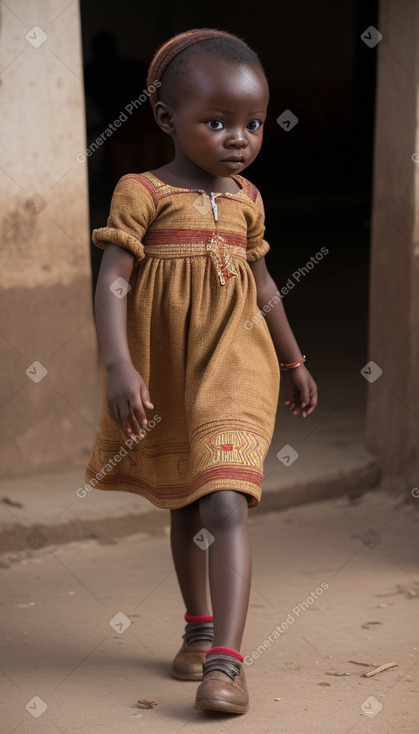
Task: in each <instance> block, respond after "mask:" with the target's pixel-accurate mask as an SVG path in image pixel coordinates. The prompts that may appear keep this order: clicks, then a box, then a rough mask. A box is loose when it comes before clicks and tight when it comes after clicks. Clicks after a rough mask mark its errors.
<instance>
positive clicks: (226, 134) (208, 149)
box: [148, 29, 269, 176]
mask: <svg viewBox="0 0 419 734" xmlns="http://www.w3.org/2000/svg"><path fill="white" fill-rule="evenodd" d="M156 81H159V82H160V86H159V87H158V89H156V92H155V93H154V94H153V95H151V96H150V101H151V104H152V106H153V109H154V115H155V118H156V121H157V124H158V125H159V127H160V128H161V129H162V130H163V131H164V132H165V133H167V134H168V135H170V136H171V137H172V139H173V142H174V145H175V150H176V156H177V157H182V156H183V157H184V158H186V159H188V160H189V161H190V162H192V163H193V164H195V165H196V166H198V167H199V168H202V169H203V170H205V171H207V172H208V173H209V174H211V175H214V176H231V175H233V174H234V173H239V172H240V171H242V170H243V169H244V168H246V166H248V165H249V164H250V163H252V161H253V160H254V159H255V158H256V156H257V154H258V153H259V150H260V147H261V144H262V137H263V124H264V121H265V118H266V109H267V105H268V100H269V89H268V84H267V80H266V76H265V73H264V70H263V67H262V64H261V62H260V60H259V58H258V56H257V54H256V53H255V52H254V51H252V50H251V49H250V48H249V47H248V46H247V45H246V44H245V43H244V41H242V40H241V39H239V38H237V37H236V36H232V35H231V34H228V33H225V32H223V31H217V30H214V29H200V30H196V31H187V32H186V33H184V34H180V35H179V36H175V37H174V38H173V39H170V41H168V42H167V43H166V44H164V45H163V46H162V47H161V49H160V50H159V51H158V52H157V53H156V55H155V57H154V59H153V61H152V63H151V65H150V68H149V73H148V84H149V85H150V86H151V85H152V84H153V83H155V82H156Z"/></svg>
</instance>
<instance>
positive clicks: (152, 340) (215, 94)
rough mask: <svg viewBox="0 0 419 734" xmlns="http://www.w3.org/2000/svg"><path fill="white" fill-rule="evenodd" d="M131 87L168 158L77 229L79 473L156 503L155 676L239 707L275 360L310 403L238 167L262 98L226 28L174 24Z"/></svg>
mask: <svg viewBox="0 0 419 734" xmlns="http://www.w3.org/2000/svg"><path fill="white" fill-rule="evenodd" d="M147 83H148V90H147V92H148V93H149V94H150V101H151V103H152V106H153V109H154V115H155V118H156V121H157V124H158V125H159V127H160V128H161V130H163V131H164V132H165V133H166V134H167V135H169V136H171V138H172V140H173V144H174V158H173V160H172V161H171V162H170V163H168V164H166V165H164V166H162V167H161V168H158V169H156V170H154V171H151V172H150V171H147V172H145V173H142V174H129V175H126V176H123V177H122V179H121V180H120V181H119V183H118V184H117V186H116V189H115V192H114V195H113V198H112V203H111V211H110V216H109V218H108V223H107V227H103V228H101V229H96V230H94V232H93V241H94V243H95V244H96V245H97V246H98V247H102V248H105V251H104V254H103V259H102V264H101V268H100V273H99V278H98V283H97V289H96V296H95V311H96V320H97V331H98V335H99V340H100V345H101V353H102V357H103V364H102V369H103V377H104V401H103V408H102V413H101V417H100V422H99V427H98V431H97V435H96V438H95V442H94V446H93V449H92V453H91V457H90V461H89V465H88V468H87V470H86V481H88V482H91V483H92V484H93V485H97V484H98V482H99V483H100V484H99V486H100V488H102V489H113V490H115V489H117V490H123V491H129V492H134V493H137V494H140V495H143V496H144V497H147V498H148V499H149V500H150V501H151V502H152V503H153V504H154V505H156V506H157V507H162V508H168V509H170V515H171V549H172V554H173V560H174V565H175V569H176V574H177V578H178V581H179V586H180V590H181V593H182V597H183V601H184V603H185V607H186V614H185V621H186V627H185V634H184V635H183V640H184V641H183V645H182V647H181V649H180V650H179V652H178V654H177V655H176V657H175V659H174V661H173V665H172V675H173V676H174V677H175V678H178V679H181V680H201V679H202V681H201V683H200V685H199V687H198V690H197V695H196V702H195V706H196V708H198V709H211V710H216V711H226V712H230V713H237V714H240V713H245V712H246V711H247V709H248V705H249V704H248V701H249V697H248V693H247V689H246V681H245V675H244V671H243V668H242V665H241V663H242V662H243V657H242V655H241V653H240V646H241V642H242V636H243V630H244V625H245V619H246V613H247V608H248V602H249V593H250V580H251V558H250V548H249V536H248V527H247V516H248V507H254V506H255V505H257V504H258V502H259V501H260V498H261V484H262V472H263V460H264V458H265V456H266V453H267V451H268V448H269V444H270V442H271V440H272V434H273V430H274V422H275V414H276V407H277V400H278V390H279V365H278V360H279V362H280V366H281V369H282V370H284V371H286V377H287V378H288V382H289V387H290V396H289V398H288V400H287V401H286V403H285V404H286V405H288V406H289V407H290V409H291V410H292V412H293V413H294V415H298V414H300V415H302V416H303V417H304V418H305V417H306V416H308V415H310V413H312V412H313V410H314V408H315V406H316V403H317V388H316V384H315V382H314V380H313V379H312V377H311V376H310V374H309V372H308V371H307V369H306V367H305V365H304V362H305V357H303V356H302V354H301V351H300V349H299V348H298V345H297V343H296V341H295V339H294V336H293V334H292V331H291V329H290V326H289V324H288V321H287V319H286V316H285V313H284V309H283V305H282V302H281V300H280V299H279V297H278V294H277V291H278V289H277V286H276V284H275V283H274V281H273V280H272V278H271V276H270V275H269V273H268V271H267V268H266V265H265V260H264V255H265V254H266V253H267V252H268V250H269V245H268V243H267V242H266V241H265V240H264V239H263V234H264V213H263V204H262V200H261V197H260V194H259V192H258V190H257V189H256V188H255V186H253V185H252V184H251V183H250V182H249V181H248V180H247V179H245V178H243V177H242V176H241V175H240V172H241V171H243V170H244V169H245V168H246V167H247V166H248V165H250V163H252V161H254V160H255V158H256V156H257V155H258V153H259V150H260V147H261V144H262V134H263V123H264V120H265V117H266V108H267V105H268V94H269V93H268V85H267V81H266V77H265V74H264V71H263V68H262V66H261V63H260V61H259V58H258V56H257V55H256V54H255V53H254V52H253V51H252V50H251V49H250V48H249V47H248V46H247V45H246V44H245V43H244V42H243V41H242V40H240V39H239V38H237V37H236V36H233V35H231V34H229V33H225V32H223V31H219V30H214V29H198V30H191V31H187V32H186V33H181V34H180V35H178V36H175V37H174V38H172V39H170V40H169V41H168V42H167V43H165V44H164V45H163V46H162V47H161V48H160V49H159V50H158V51H157V53H156V55H155V57H154V59H153V60H152V63H151V66H150V69H149V73H148V80H147ZM266 304H269V308H266V309H265V311H262V312H260V311H259V310H260V309H263V307H264V306H265V305H266ZM262 313H263V316H264V318H262V315H261V314H262ZM255 317H256V318H255ZM252 319H253V321H252ZM146 411H155V415H154V416H153V418H151V419H150V420H149V421H148V419H147V417H146ZM125 437H127V438H125ZM207 548H208V554H207V553H206V552H205V551H206V550H207ZM207 555H208V568H209V587H210V595H211V605H212V611H213V616H212V615H211V613H210V609H209V605H208V600H207V581H206V563H207Z"/></svg>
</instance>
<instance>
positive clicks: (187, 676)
mask: <svg viewBox="0 0 419 734" xmlns="http://www.w3.org/2000/svg"><path fill="white" fill-rule="evenodd" d="M170 672H171V676H172V678H176V680H193V681H197V680H202V678H203V677H204V675H203V673H176V672H175V671H174V670H171V671H170Z"/></svg>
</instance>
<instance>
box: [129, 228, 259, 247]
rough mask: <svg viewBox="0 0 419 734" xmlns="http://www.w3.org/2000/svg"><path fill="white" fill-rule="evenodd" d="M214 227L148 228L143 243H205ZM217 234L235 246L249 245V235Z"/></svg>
mask: <svg viewBox="0 0 419 734" xmlns="http://www.w3.org/2000/svg"><path fill="white" fill-rule="evenodd" d="M213 234H214V230H213V229H192V230H191V229H156V230H153V231H150V230H148V232H147V235H146V236H145V237H144V238H143V244H144V245H145V246H146V245H189V244H197V245H198V244H200V243H201V242H202V244H203V245H205V244H206V243H207V242H208V241H209V240H210V239H211V237H212V236H213ZM217 234H218V235H220V236H221V237H223V238H224V239H225V240H226V242H227V243H228V244H229V245H234V246H235V247H243V249H244V250H245V249H246V247H247V237H245V236H244V235H241V234H235V233H234V232H223V231H218V230H217Z"/></svg>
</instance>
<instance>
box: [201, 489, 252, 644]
mask: <svg viewBox="0 0 419 734" xmlns="http://www.w3.org/2000/svg"><path fill="white" fill-rule="evenodd" d="M199 511H200V515H201V521H202V526H203V527H204V528H206V529H207V530H209V532H210V533H212V535H213V536H214V538H215V540H214V542H213V543H212V544H211V545H210V547H209V582H210V590H211V600H212V608H213V614H214V647H229V648H232V649H233V650H238V651H239V650H240V645H241V642H242V637H243V631H244V625H245V622H246V615H247V609H248V605H249V595H250V580H251V555H250V541H249V531H248V526H247V517H248V504H247V499H246V497H245V495H244V494H242V493H241V492H235V491H230V490H222V491H219V492H212V493H211V494H208V495H205V497H202V498H201V499H200V500H199ZM201 553H202V551H201Z"/></svg>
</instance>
